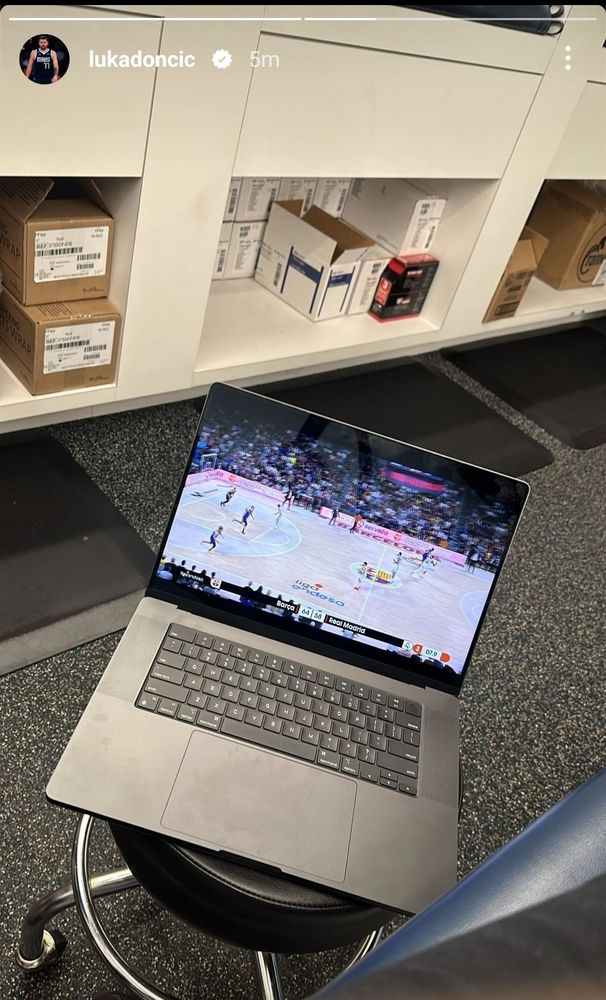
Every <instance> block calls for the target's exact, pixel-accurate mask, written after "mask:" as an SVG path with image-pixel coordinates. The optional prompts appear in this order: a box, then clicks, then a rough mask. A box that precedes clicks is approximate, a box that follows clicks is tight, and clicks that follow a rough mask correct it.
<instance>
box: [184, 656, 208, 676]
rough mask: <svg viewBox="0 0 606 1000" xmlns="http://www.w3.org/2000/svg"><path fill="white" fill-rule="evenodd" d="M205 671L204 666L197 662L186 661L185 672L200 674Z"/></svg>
mask: <svg viewBox="0 0 606 1000" xmlns="http://www.w3.org/2000/svg"><path fill="white" fill-rule="evenodd" d="M203 670H204V664H203V663H199V662H198V661H197V660H186V661H185V672H186V673H188V674H198V676H200V674H201V673H202V671H203Z"/></svg>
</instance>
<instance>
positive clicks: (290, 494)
mask: <svg viewBox="0 0 606 1000" xmlns="http://www.w3.org/2000/svg"><path fill="white" fill-rule="evenodd" d="M294 497H295V494H294V491H293V490H292V489H291V488H290V486H287V487H286V496H285V497H284V506H286V504H288V509H289V510H290V509H291V507H292V502H293V500H294Z"/></svg>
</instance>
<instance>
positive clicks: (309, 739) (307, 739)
mask: <svg viewBox="0 0 606 1000" xmlns="http://www.w3.org/2000/svg"><path fill="white" fill-rule="evenodd" d="M301 739H302V740H303V742H304V743H311V745H312V746H314V747H317V746H318V744H319V742H320V734H319V733H317V732H316V730H315V729H304V730H303V731H302V733H301Z"/></svg>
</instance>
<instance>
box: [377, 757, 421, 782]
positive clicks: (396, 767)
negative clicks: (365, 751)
mask: <svg viewBox="0 0 606 1000" xmlns="http://www.w3.org/2000/svg"><path fill="white" fill-rule="evenodd" d="M377 763H378V765H379V767H380V768H381V770H386V771H395V772H396V773H397V774H398V775H400V776H402V775H403V776H405V777H407V778H418V776H419V765H418V764H413V763H411V761H409V760H404V758H403V757H396V756H392V755H391V754H387V753H381V752H379V754H378V756H377Z"/></svg>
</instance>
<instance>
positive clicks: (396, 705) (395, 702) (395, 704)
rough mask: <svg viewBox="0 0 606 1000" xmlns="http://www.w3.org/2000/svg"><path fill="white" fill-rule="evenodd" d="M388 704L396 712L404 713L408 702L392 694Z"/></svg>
mask: <svg viewBox="0 0 606 1000" xmlns="http://www.w3.org/2000/svg"><path fill="white" fill-rule="evenodd" d="M388 703H389V707H390V708H393V709H394V710H395V711H396V712H403V711H404V706H405V704H406V701H405V699H404V698H400V696H399V695H397V694H390V696H389V699H388Z"/></svg>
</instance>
